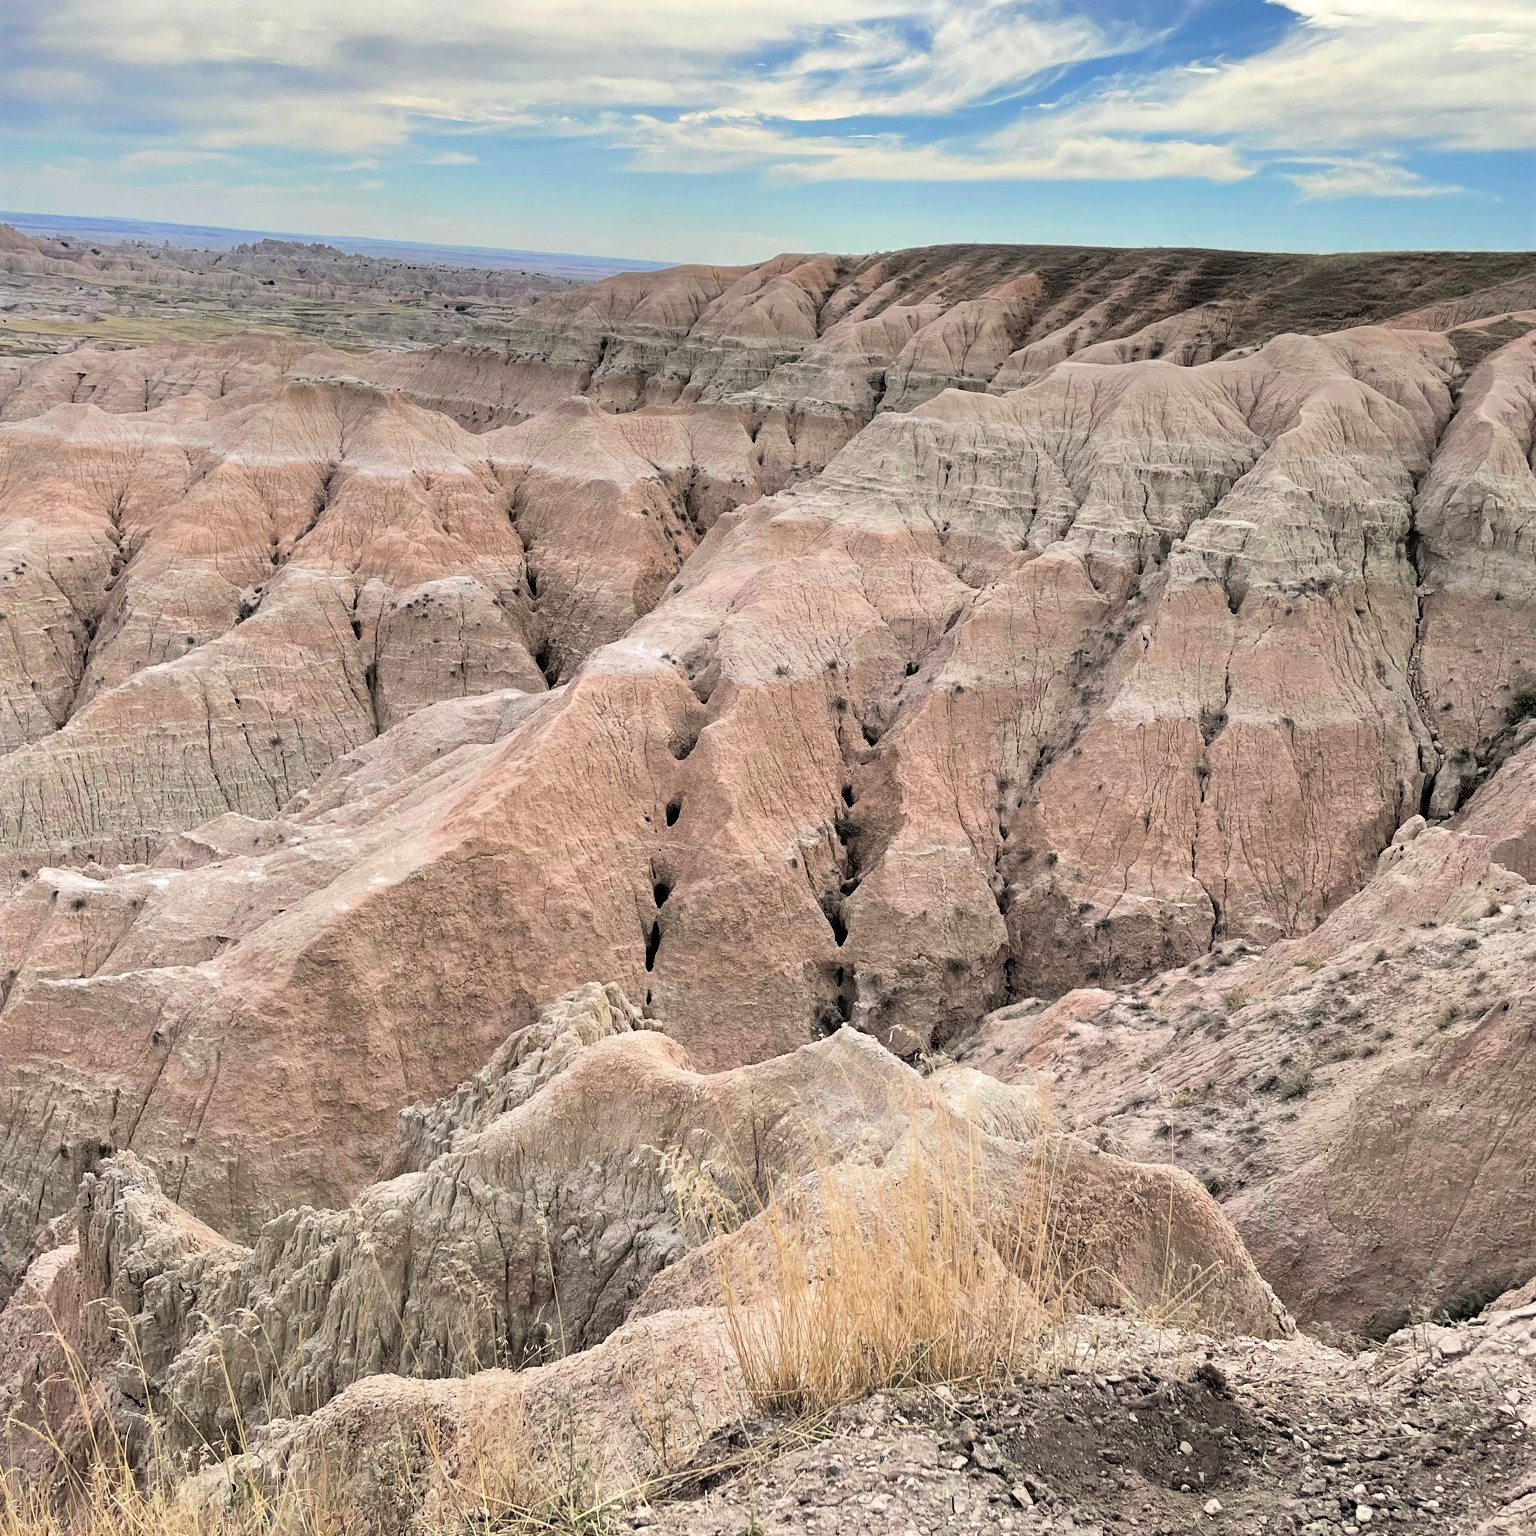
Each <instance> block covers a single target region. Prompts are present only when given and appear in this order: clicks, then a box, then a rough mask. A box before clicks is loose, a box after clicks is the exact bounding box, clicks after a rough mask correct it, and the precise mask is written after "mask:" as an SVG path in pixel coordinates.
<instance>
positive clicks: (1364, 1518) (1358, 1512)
mask: <svg viewBox="0 0 1536 1536" xmlns="http://www.w3.org/2000/svg"><path fill="white" fill-rule="evenodd" d="M1375 1513H1376V1511H1375V1510H1374V1509H1372V1508H1371V1506H1370V1505H1369V1504H1357V1505H1356V1506H1355V1524H1356V1525H1369V1524H1370V1521H1371V1516H1372V1515H1374V1514H1375Z"/></svg>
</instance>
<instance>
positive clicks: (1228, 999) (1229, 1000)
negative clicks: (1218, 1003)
mask: <svg viewBox="0 0 1536 1536" xmlns="http://www.w3.org/2000/svg"><path fill="white" fill-rule="evenodd" d="M1221 1000H1222V1002H1223V1003H1224V1004H1226V1009H1227V1012H1228V1013H1236V1012H1238V1010H1239V1009H1242V1008H1246V1007H1247V1006H1248V1004H1249V1002H1250V1000H1251V999H1250V998H1249V996H1248V994H1247V993H1246V992H1244V991H1243V989H1242V988H1241V987H1233V988H1232V990H1231V991H1230V992H1223V993H1222V994H1221Z"/></svg>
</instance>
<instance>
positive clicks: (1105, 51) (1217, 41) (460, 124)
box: [0, 0, 1536, 200]
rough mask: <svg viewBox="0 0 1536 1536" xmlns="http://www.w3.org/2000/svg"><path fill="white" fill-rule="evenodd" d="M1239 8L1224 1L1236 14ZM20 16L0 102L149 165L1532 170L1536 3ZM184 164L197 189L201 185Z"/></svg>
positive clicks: (864, 1) (706, 0)
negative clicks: (1264, 21) (537, 139)
mask: <svg viewBox="0 0 1536 1536" xmlns="http://www.w3.org/2000/svg"><path fill="white" fill-rule="evenodd" d="M1226 3H1228V4H1232V3H1235V0H1226ZM1216 5H1217V0H1178V3H1176V4H1172V5H1152V4H1150V3H1145V0H1120V3H1119V4H1115V5H1110V4H1106V3H1104V0H735V3H731V4H721V3H720V0H651V3H648V4H647V5H645V6H636V5H634V4H633V3H632V0H473V3H463V4H459V5H452V4H450V5H448V6H443V5H442V4H441V3H440V0H367V3H364V0H265V3H263V4H262V5H260V6H256V5H250V4H231V3H229V0H12V10H11V12H10V14H9V17H8V20H7V23H6V29H7V30H6V37H5V48H4V63H3V64H0V71H3V74H0V98H3V102H4V106H3V107H0V111H3V113H4V116H5V118H6V120H7V121H8V122H9V123H10V125H11V126H12V127H13V128H15V129H16V130H17V131H33V132H35V131H38V130H39V125H43V126H47V125H50V124H52V125H57V124H61V123H66V122H86V121H87V120H89V121H90V122H91V123H92V124H93V125H94V129H93V131H98V132H99V131H105V132H107V133H109V134H113V135H116V136H118V137H119V138H120V139H121V140H123V141H124V145H125V148H126V149H127V150H128V152H129V153H130V154H131V155H133V156H138V157H141V158H139V159H138V160H136V161H135V165H136V167H137V168H138V169H141V170H147V169H149V168H151V166H152V165H154V164H155V162H154V161H153V159H152V158H144V157H153V156H155V155H161V156H163V157H165V158H163V159H162V160H161V161H160V162H159V164H160V165H161V167H162V168H165V169H169V168H170V167H171V166H172V165H173V164H175V163H176V161H175V160H174V158H173V157H175V156H177V155H182V156H194V157H195V156H199V155H214V156H216V155H231V154H243V155H254V156H256V157H258V158H259V157H260V156H261V155H262V154H263V153H264V152H271V151H278V150H282V151H293V152H298V153H320V152H323V153H325V154H329V155H333V156H336V157H338V158H339V157H352V159H353V161H354V163H356V164H358V165H362V164H363V162H364V161H381V160H383V159H387V158H388V157H390V156H396V155H398V156H401V157H402V158H403V159H405V160H411V161H414V162H415V163H418V164H431V165H438V166H453V165H460V166H468V165H473V164H475V163H477V159H478V157H477V156H476V155H475V154H473V153H471V152H470V151H469V150H467V149H440V150H436V151H431V150H428V149H424V148H422V147H421V146H419V145H418V144H417V142H416V141H418V140H420V139H422V138H423V137H424V136H430V135H432V134H434V133H437V134H442V133H444V132H449V133H452V134H453V135H454V136H456V137H457V138H459V139H460V140H463V139H464V138H465V137H466V136H473V135H484V136H495V135H510V136H524V137H529V136H545V137H562V138H578V137H586V138H588V139H591V140H595V141H597V142H599V143H601V144H604V145H607V146H611V147H612V148H614V149H616V150H618V151H620V152H621V153H623V154H624V155H625V156H626V157H627V158H626V160H625V163H626V164H627V165H629V166H630V167H631V168H633V169H635V170H637V171H642V172H645V171H650V172H669V173H711V172H714V173H719V172H749V173H760V174H762V175H763V176H764V177H766V178H768V179H769V180H770V181H774V182H777V183H780V184H784V183H814V182H830V181H846V180H855V179H857V180H867V181H872V182H895V181H912V182H976V181H987V180H997V181H1043V182H1062V181H1081V182H1085V183H1094V182H1102V181H1106V180H1118V181H1145V180H1154V179H1163V178H1183V179H1193V180H1200V181H1207V182H1211V183H1215V184H1222V183H1231V182H1235V181H1240V180H1242V179H1244V178H1247V177H1250V176H1252V175H1254V174H1256V173H1258V172H1260V171H1264V170H1270V171H1271V172H1272V173H1273V174H1274V175H1276V176H1279V177H1282V178H1284V179H1285V180H1286V181H1288V182H1289V183H1290V185H1291V186H1293V187H1294V188H1295V191H1296V194H1297V195H1298V196H1300V197H1301V198H1303V199H1309V200H1322V199H1330V198H1342V197H1421V198H1422V197H1431V196H1440V195H1447V194H1450V193H1454V192H1456V191H1457V190H1458V187H1457V186H1456V185H1455V184H1453V183H1451V182H1448V181H1445V180H1443V179H1439V178H1436V177H1433V176H1427V175H1425V174H1423V173H1422V172H1421V171H1420V170H1418V169H1416V168H1415V167H1414V166H1413V165H1412V164H1410V163H1409V161H1410V159H1411V157H1412V156H1413V155H1415V154H1420V153H1427V152H1446V151H1455V152H1458V153H1470V154H1489V153H1497V152H1503V151H1511V150H1523V149H1530V148H1533V147H1536V91H1532V89H1531V86H1530V81H1531V78H1532V77H1533V74H1536V5H1532V4H1531V0H1459V3H1458V4H1456V5H1455V6H1448V5H1446V4H1444V3H1443V0H1270V4H1269V11H1270V13H1271V15H1272V17H1273V19H1275V20H1277V21H1284V22H1286V23H1287V25H1286V26H1284V27H1282V28H1281V29H1280V31H1279V34H1278V35H1277V34H1276V33H1275V30H1274V29H1273V28H1271V29H1270V31H1269V32H1268V33H1266V34H1265V40H1264V41H1262V42H1259V43H1255V44H1253V45H1251V46H1248V47H1247V49H1246V51H1245V50H1244V48H1242V47H1238V48H1236V49H1233V48H1229V47H1226V46H1224V42H1225V40H1224V38H1223V36H1222V34H1221V33H1220V31H1219V29H1216V28H1215V26H1214V23H1213V24H1212V27H1213V29H1212V30H1211V32H1210V34H1209V39H1208V43H1207V44H1205V45H1202V44H1201V43H1200V42H1199V38H1200V33H1199V29H1198V23H1199V22H1200V19H1201V17H1202V16H1206V15H1210V14H1214V12H1213V10H1212V7H1213V6H1216ZM185 163H187V164H191V163H192V161H190V160H188V161H186V162H185Z"/></svg>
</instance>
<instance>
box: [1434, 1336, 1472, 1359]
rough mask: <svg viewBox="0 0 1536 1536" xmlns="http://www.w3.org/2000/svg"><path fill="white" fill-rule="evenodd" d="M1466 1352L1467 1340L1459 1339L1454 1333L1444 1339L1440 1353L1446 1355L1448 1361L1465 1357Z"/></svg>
mask: <svg viewBox="0 0 1536 1536" xmlns="http://www.w3.org/2000/svg"><path fill="white" fill-rule="evenodd" d="M1466 1352H1467V1341H1466V1340H1465V1339H1462V1338H1458V1337H1457V1336H1456V1335H1455V1334H1454V1333H1450V1334H1447V1335H1446V1336H1445V1337H1444V1338H1443V1339H1441V1340H1440V1353H1441V1354H1442V1355H1444V1356H1445V1358H1446V1359H1447V1360H1450V1359H1454V1358H1455V1356H1457V1355H1464V1354H1466Z"/></svg>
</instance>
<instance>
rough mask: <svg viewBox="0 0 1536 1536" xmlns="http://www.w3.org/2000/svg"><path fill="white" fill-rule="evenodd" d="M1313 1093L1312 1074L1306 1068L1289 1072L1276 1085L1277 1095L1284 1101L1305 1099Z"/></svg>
mask: <svg viewBox="0 0 1536 1536" xmlns="http://www.w3.org/2000/svg"><path fill="white" fill-rule="evenodd" d="M1311 1091H1312V1074H1311V1072H1309V1071H1307V1070H1306V1068H1301V1069H1300V1070H1298V1071H1295V1072H1288V1073H1286V1074H1285V1075H1284V1076H1283V1077H1281V1079H1280V1081H1279V1082H1278V1083H1277V1084H1276V1085H1275V1093H1276V1094H1277V1095H1278V1096H1279V1097H1280V1098H1281V1099H1282V1100H1286V1101H1289V1100H1291V1099H1304V1098H1306V1096H1307V1095H1308V1094H1309V1093H1311Z"/></svg>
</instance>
